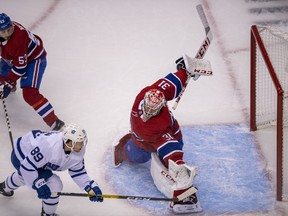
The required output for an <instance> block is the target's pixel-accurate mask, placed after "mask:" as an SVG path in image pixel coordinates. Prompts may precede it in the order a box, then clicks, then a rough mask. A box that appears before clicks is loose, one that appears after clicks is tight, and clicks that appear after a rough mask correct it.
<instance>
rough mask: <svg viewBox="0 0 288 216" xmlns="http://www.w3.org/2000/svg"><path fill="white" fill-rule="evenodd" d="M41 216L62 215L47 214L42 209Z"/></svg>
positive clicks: (57, 215)
mask: <svg viewBox="0 0 288 216" xmlns="http://www.w3.org/2000/svg"><path fill="white" fill-rule="evenodd" d="M41 216H60V215H59V214H56V213H54V214H47V213H45V212H44V210H43V208H42V212H41Z"/></svg>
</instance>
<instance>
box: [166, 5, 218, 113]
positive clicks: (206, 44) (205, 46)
mask: <svg viewBox="0 0 288 216" xmlns="http://www.w3.org/2000/svg"><path fill="white" fill-rule="evenodd" d="M196 9H197V12H198V14H199V17H200V19H201V22H202V24H203V26H204V29H205V33H206V37H205V38H204V40H203V42H202V44H201V46H200V48H199V50H198V52H197V53H196V56H195V58H199V59H202V58H203V57H204V55H205V53H206V51H207V49H208V47H209V45H210V44H211V42H212V39H213V35H212V32H211V30H210V25H209V23H208V21H207V18H206V15H205V13H204V10H203V7H202V5H201V4H199V5H197V6H196ZM195 76H197V77H196V79H198V78H199V76H200V75H195ZM190 78H191V77H190V76H188V78H187V80H186V82H185V85H184V86H183V88H182V90H181V92H180V94H179V96H178V97H177V99H176V101H175V103H174V105H173V107H172V108H173V109H174V110H175V109H176V108H177V106H178V103H179V101H180V100H181V97H182V95H183V93H184V91H185V89H186V87H187V85H188V83H189V81H190Z"/></svg>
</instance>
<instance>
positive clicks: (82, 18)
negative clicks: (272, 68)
mask: <svg viewBox="0 0 288 216" xmlns="http://www.w3.org/2000/svg"><path fill="white" fill-rule="evenodd" d="M198 4H202V5H203V7H204V11H205V13H206V15H207V19H208V21H209V23H210V26H211V30H212V33H213V36H214V38H213V41H212V43H211V45H210V47H209V49H208V51H207V53H206V55H205V59H207V60H210V62H211V65H212V69H213V76H211V77H200V78H199V79H198V80H197V81H193V80H191V81H190V83H189V85H188V86H187V89H186V91H185V93H184V94H183V97H182V99H181V101H180V103H179V105H178V107H177V109H176V110H175V111H172V112H173V114H174V116H175V118H176V119H177V120H178V122H179V124H180V126H181V128H182V132H183V135H184V142H185V146H184V151H185V152H184V158H185V160H186V162H187V164H188V165H193V166H197V167H198V169H199V174H198V175H197V176H196V178H195V185H196V186H197V187H198V189H199V192H198V197H199V200H200V202H201V205H202V208H203V210H204V211H203V212H202V213H197V214H190V215H195V216H196V215H197V216H199V215H201V216H287V215H288V203H287V202H276V201H275V194H276V193H275V192H276V186H275V178H274V177H275V172H276V168H275V167H276V158H275V155H276V153H275V151H276V150H275V135H274V134H273V133H271V134H269V133H266V134H262V133H261V132H260V131H258V132H253V133H252V132H250V131H249V116H250V113H249V112H250V101H249V100H250V61H249V57H250V27H251V25H252V24H270V25H272V26H273V27H275V28H279V29H280V30H284V31H286V32H287V31H288V18H287V17H288V16H287V11H288V9H287V8H288V1H287V0H230V1H227V0H81V1H79V0H49V1H48V0H47V1H39V0H25V1H23V0H9V1H5V0H0V11H1V12H5V13H7V14H8V15H9V16H10V17H11V19H12V20H15V21H18V22H19V23H21V24H22V25H24V26H25V27H26V28H28V29H30V30H31V31H32V32H33V33H35V34H37V35H39V36H40V37H41V38H42V39H43V42H44V47H45V48H46V51H47V63H48V65H47V68H46V71H45V74H44V78H43V81H42V84H41V89H40V92H42V93H43V94H44V95H45V96H46V97H47V98H48V99H49V101H50V102H51V104H52V105H53V107H54V109H55V113H56V114H57V115H58V116H59V118H61V119H62V120H64V121H65V122H67V123H70V122H71V123H77V124H78V125H80V126H82V127H83V128H85V129H86V131H87V134H88V145H87V150H86V155H85V164H86V168H87V171H88V174H89V175H90V176H91V178H93V179H94V180H95V181H96V182H97V183H98V184H99V186H100V188H101V190H102V192H103V193H104V194H120V195H133V196H137V195H139V196H151V197H152V196H155V197H163V195H161V194H160V193H159V192H158V191H157V189H156V188H155V186H154V184H153V182H152V178H151V175H150V171H149V165H150V163H149V162H148V163H147V164H144V165H140V166H136V165H132V166H130V165H128V164H127V163H124V164H123V165H121V166H120V167H119V168H114V167H112V164H111V146H112V143H113V140H114V139H115V137H116V136H117V135H118V134H119V133H120V132H122V131H128V130H129V117H130V110H131V106H132V103H133V101H134V97H135V96H136V94H137V93H138V92H139V91H140V90H141V89H142V88H143V87H145V86H147V85H150V84H152V83H154V82H155V81H156V80H158V79H159V78H161V77H164V76H166V75H167V74H168V73H171V72H175V71H176V69H175V60H176V59H178V58H179V57H180V56H182V55H183V54H184V53H185V54H187V55H189V56H192V57H194V55H195V53H196V52H197V51H198V48H199V46H200V44H201V43H202V41H203V39H204V37H205V31H204V29H203V25H202V23H201V20H200V19H199V16H198V14H197V11H196V8H195V7H196V5H198ZM173 103H174V101H172V102H171V103H168V105H169V106H170V107H172V106H173ZM6 105H7V109H8V114H9V119H10V124H11V130H12V134H13V138H17V137H18V136H22V135H23V134H25V133H27V132H28V131H30V130H32V129H40V130H43V131H47V130H49V128H48V127H47V126H46V125H45V123H44V122H43V121H42V119H41V118H40V117H39V116H38V115H37V114H36V113H35V111H34V110H32V109H31V107H30V106H28V105H27V104H26V103H25V101H24V100H23V98H22V92H21V89H20V88H19V84H18V90H17V91H16V92H15V93H14V94H11V95H9V97H8V98H7V99H6ZM0 145H1V157H0V181H3V180H4V179H5V178H6V177H7V176H8V175H9V174H11V172H13V171H14V169H13V167H12V165H11V162H10V153H11V144H10V140H9V134H8V130H7V126H6V123H5V117H4V113H3V112H2V108H0ZM57 175H59V176H60V177H61V179H62V181H63V184H64V188H63V192H75V193H80V192H83V191H80V189H79V188H78V187H77V185H76V184H75V183H74V182H73V180H71V178H70V176H69V175H68V173H67V172H57ZM167 207H168V203H167V202H154V201H128V200H120V199H105V200H104V202H103V203H92V202H90V201H89V200H88V199H86V198H82V197H61V198H60V202H59V206H58V210H57V213H58V214H60V216H79V215H82V216H98V215H99V216H152V215H157V216H158V215H159V216H160V215H161V216H172V215H173V214H172V213H171V212H170V211H169V210H168V208H167ZM40 212H41V200H39V199H38V198H37V194H36V192H35V191H33V190H31V189H29V188H27V187H22V188H20V189H18V190H16V191H15V194H14V196H13V197H11V198H7V197H3V196H0V215H1V216H19V215H25V216H39V215H40Z"/></svg>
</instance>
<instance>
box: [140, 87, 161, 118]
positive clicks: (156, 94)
mask: <svg viewBox="0 0 288 216" xmlns="http://www.w3.org/2000/svg"><path fill="white" fill-rule="evenodd" d="M165 103H166V100H165V96H164V94H163V92H161V91H160V90H158V89H151V90H149V91H148V92H146V94H145V96H144V102H143V105H142V111H143V115H142V116H141V118H142V120H143V121H144V122H146V121H148V120H149V119H150V118H151V117H153V116H156V115H158V114H159V112H160V110H161V109H162V107H163V106H164V105H165Z"/></svg>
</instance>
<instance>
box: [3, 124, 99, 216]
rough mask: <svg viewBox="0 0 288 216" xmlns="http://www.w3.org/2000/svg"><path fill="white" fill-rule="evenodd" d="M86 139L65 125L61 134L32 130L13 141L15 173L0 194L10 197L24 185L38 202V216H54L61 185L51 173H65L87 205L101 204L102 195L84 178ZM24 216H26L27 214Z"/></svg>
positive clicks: (86, 177) (73, 125) (95, 184)
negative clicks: (35, 193) (86, 195)
mask: <svg viewBox="0 0 288 216" xmlns="http://www.w3.org/2000/svg"><path fill="white" fill-rule="evenodd" d="M86 144H87V135H86V132H85V130H84V129H82V128H80V127H79V126H77V125H75V124H68V125H67V126H65V128H64V130H63V131H62V132H58V131H50V132H42V131H39V130H33V131H30V132H29V133H27V134H26V135H24V136H22V137H19V138H18V139H16V140H15V141H14V149H13V151H12V154H11V161H12V163H13V166H14V167H15V168H16V171H15V172H13V173H12V174H11V175H10V176H8V177H7V178H6V180H5V181H4V182H2V183H0V194H2V195H4V196H13V194H14V190H16V189H17V188H19V187H20V186H23V185H26V186H28V187H29V188H31V189H34V190H35V191H36V192H37V195H38V198H39V199H42V212H41V216H48V215H50V216H57V215H58V214H56V213H55V212H56V208H57V205H58V202H59V195H57V193H55V192H60V191H61V190H62V188H63V184H62V181H61V179H60V178H59V176H57V175H56V174H55V173H53V172H52V171H64V170H68V172H69V174H70V176H71V178H72V179H73V180H74V182H75V183H76V184H77V185H78V186H79V188H80V189H82V190H85V191H86V192H87V193H88V194H89V199H90V200H91V201H96V202H102V201H103V197H102V192H101V190H100V188H99V186H98V184H97V183H96V182H94V181H93V180H91V179H90V177H89V176H88V174H87V172H86V169H85V164H84V154H85V147H86ZM27 215H29V213H28V212H27Z"/></svg>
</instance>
